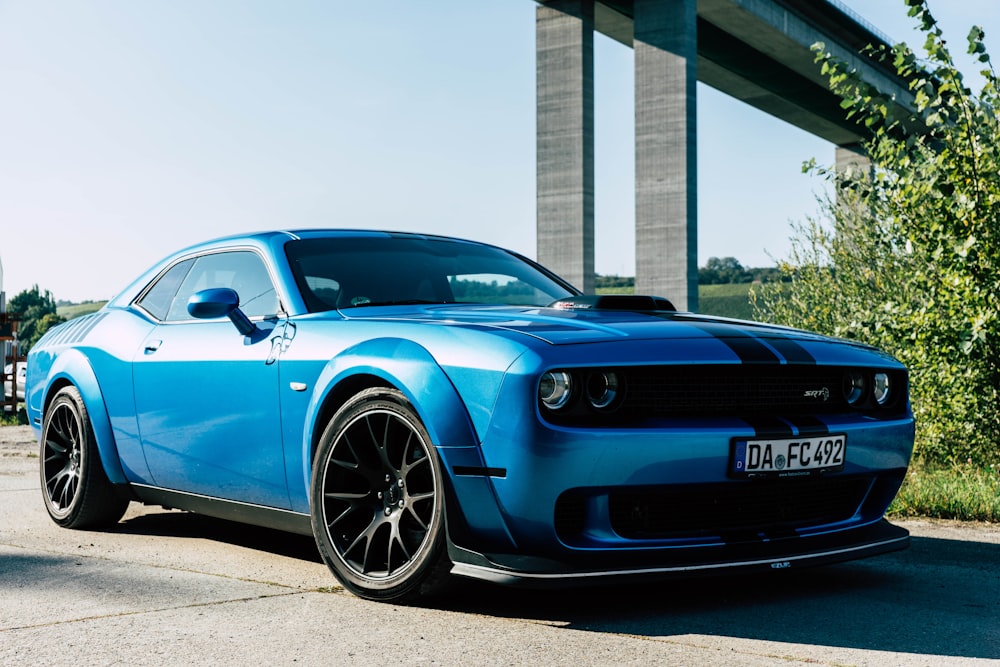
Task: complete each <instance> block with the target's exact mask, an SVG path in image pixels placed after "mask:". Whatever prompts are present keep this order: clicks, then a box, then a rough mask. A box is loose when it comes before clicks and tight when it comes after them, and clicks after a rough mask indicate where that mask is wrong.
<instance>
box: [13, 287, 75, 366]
mask: <svg viewBox="0 0 1000 667" xmlns="http://www.w3.org/2000/svg"><path fill="white" fill-rule="evenodd" d="M8 310H9V311H10V312H12V313H16V314H17V315H19V316H20V318H21V321H20V323H19V324H18V326H17V339H18V342H19V345H20V348H21V354H27V352H28V350H30V349H31V346H32V345H34V344H35V343H37V342H38V339H39V338H41V337H42V335H44V334H45V332H46V331H48V330H49V328H50V327H53V326H55V325H57V324H61V323H63V322H65V321H66V319H65V318H64V317H61V316H60V315H58V314H57V313H56V302H55V299H53V298H52V294H51V293H50V292H49V291H48V290H45V291H44V292H42V291H40V290H39V289H38V285H34V286H33V287H32V288H31V289H30V290H24V291H23V292H21V293H20V294H18V295H17V296H14V297H13V298H11V300H10V302H9V303H8Z"/></svg>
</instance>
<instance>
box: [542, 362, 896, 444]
mask: <svg viewBox="0 0 1000 667" xmlns="http://www.w3.org/2000/svg"><path fill="white" fill-rule="evenodd" d="M604 370H610V371H611V372H613V373H614V374H615V375H617V376H618V378H619V380H620V385H621V387H620V390H619V393H620V394H621V396H622V398H620V399H619V400H618V402H616V403H612V404H611V405H610V406H609V407H607V408H600V409H598V408H594V407H591V405H590V404H589V402H588V401H587V399H586V398H585V396H584V395H583V394H585V392H586V389H585V390H582V391H577V392H576V395H575V396H574V398H573V400H571V402H570V403H569V404H568V405H567V406H566V407H565V408H563V409H559V410H550V409H547V408H546V407H545V406H544V405H540V407H541V414H542V417H543V418H544V419H545V420H547V421H549V422H552V423H554V424H559V425H565V426H581V427H591V428H606V427H615V426H619V427H620V426H625V427H629V426H641V425H643V422H644V421H646V420H651V419H670V418H682V419H686V418H703V419H714V418H727V417H736V418H742V419H747V420H758V419H761V420H765V421H766V420H768V419H770V418H774V417H777V418H792V419H794V418H795V417H801V416H807V415H808V416H813V415H830V414H866V415H871V416H875V417H889V418H895V417H899V416H901V415H903V414H905V413H906V407H907V378H906V371H902V370H895V369H893V370H886V371H883V372H886V373H888V375H889V380H890V386H891V387H893V393H892V398H891V399H890V400H889V401H888V402H887V403H886V404H884V405H879V404H877V403H876V401H875V399H874V398H873V392H872V390H871V386H872V384H873V382H872V379H871V378H872V376H873V375H874V372H875V371H874V370H873V369H854V368H846V367H840V366H819V365H815V364H800V365H796V364H785V365H776V364H729V365H705V366H699V365H692V366H684V365H674V366H626V367H619V368H610V369H589V368H574V369H569V373H570V375H571V376H572V381H573V383H575V384H576V386H577V387H587V386H588V382H589V381H590V380H591V379H592V378H593V377H595V372H596V371H602V372H603V371H604ZM851 373H853V374H861V375H863V376H864V378H865V383H866V385H865V389H864V390H863V398H862V399H861V400H859V401H857V402H856V403H854V404H850V405H849V404H848V402H847V399H846V398H845V396H844V386H845V380H846V378H847V377H848V376H849V374H851Z"/></svg>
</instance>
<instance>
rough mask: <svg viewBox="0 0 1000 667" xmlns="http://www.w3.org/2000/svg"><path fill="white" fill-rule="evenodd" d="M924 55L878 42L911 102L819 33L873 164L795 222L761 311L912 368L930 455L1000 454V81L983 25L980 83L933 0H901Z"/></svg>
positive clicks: (974, 38)
mask: <svg viewBox="0 0 1000 667" xmlns="http://www.w3.org/2000/svg"><path fill="white" fill-rule="evenodd" d="M906 3H907V5H908V6H909V7H910V10H909V14H910V16H913V17H915V18H916V19H917V20H918V21H919V23H920V27H921V30H922V31H923V33H924V35H925V37H926V40H925V42H924V45H923V46H924V54H925V55H924V57H920V58H918V56H917V55H916V54H915V53H914V52H913V51H912V50H911V49H910V48H909V47H908V46H907V45H906V44H898V45H896V46H893V47H891V48H883V49H870V53H871V54H872V55H874V56H875V57H877V58H881V59H883V60H884V61H886V62H891V63H892V64H893V65H894V67H895V69H896V71H897V72H898V73H899V74H900V75H901V76H902V77H904V78H905V79H906V80H908V81H909V82H910V83H909V88H910V91H911V92H912V93H913V108H914V111H913V112H912V113H901V112H899V111H898V109H899V107H897V106H896V105H894V104H892V101H891V100H890V99H889V98H888V97H887V96H886V95H884V94H883V93H881V92H880V91H878V90H877V89H875V88H874V87H873V86H871V85H869V84H867V83H865V82H864V81H862V80H861V79H860V77H859V76H858V75H857V73H856V72H855V71H853V70H851V69H850V68H849V67H848V66H847V65H845V64H844V63H842V62H839V61H837V60H836V59H835V58H833V57H832V56H831V55H830V54H829V53H827V52H826V51H825V49H824V48H823V46H822V45H817V47H816V52H817V61H818V62H819V63H821V66H822V71H823V73H824V74H825V75H827V76H828V78H829V82H830V87H831V89H832V90H834V92H836V93H837V94H838V95H839V96H840V97H841V98H842V100H843V102H842V106H843V107H844V108H845V109H846V110H847V114H848V116H850V117H855V118H857V119H858V120H859V121H860V122H862V123H863V124H864V125H865V126H867V127H868V128H869V129H870V130H871V139H870V141H868V143H867V145H866V148H867V151H868V154H869V156H870V158H871V169H870V170H868V169H866V170H853V171H844V172H837V171H835V170H833V169H828V168H820V167H817V166H816V164H815V163H810V164H808V165H806V169H807V170H811V171H813V172H815V173H818V174H820V175H822V176H823V177H825V178H827V179H829V180H830V181H832V182H833V183H834V185H835V188H834V190H835V191H836V192H837V197H836V200H827V201H826V202H825V203H824V206H823V212H824V215H823V219H821V220H811V221H808V222H807V223H806V224H804V225H801V226H800V227H798V228H797V229H796V231H795V233H794V237H793V249H792V253H791V255H790V256H789V258H788V260H787V261H785V262H783V263H782V269H783V271H784V272H785V274H786V275H787V276H789V278H790V279H791V282H790V283H789V284H786V285H785V286H784V289H783V290H779V289H776V288H774V287H772V286H768V285H765V286H762V287H761V288H759V289H757V290H755V294H754V298H755V300H756V307H757V310H758V313H759V315H760V316H762V317H767V318H770V319H774V320H776V321H779V322H783V323H787V324H794V325H797V326H804V327H807V328H812V329H816V330H819V331H823V332H826V333H830V334H834V335H838V336H844V337H847V338H853V339H857V340H861V341H865V342H868V343H872V344H874V345H878V346H879V347H882V348H883V349H886V350H887V351H889V352H891V353H892V354H894V355H895V356H896V357H898V358H899V359H900V360H902V361H903V362H904V363H905V364H906V365H907V366H908V368H909V370H910V380H911V397H912V401H913V406H914V413H915V415H916V417H917V453H918V455H919V456H922V457H924V458H926V459H928V460H932V461H936V462H958V461H968V460H972V461H975V462H978V463H984V464H985V463H995V462H1000V451H998V447H997V443H998V442H1000V412H998V410H997V405H998V401H997V399H998V398H1000V393H998V388H1000V117H998V111H997V110H998V109H1000V94H998V88H1000V85H998V79H997V75H996V72H995V71H994V70H993V68H992V66H991V65H990V58H989V55H988V53H987V51H986V47H985V45H984V43H983V39H984V37H985V35H984V33H983V31H982V29H980V28H979V27H973V28H972V30H971V31H970V32H969V35H968V40H967V41H968V51H969V53H970V54H974V55H976V56H977V57H978V59H979V62H981V63H982V64H983V71H982V72H981V74H982V76H983V80H984V84H983V86H982V89H981V91H980V92H979V93H978V94H973V92H972V91H971V90H970V88H969V87H968V86H967V85H966V83H965V79H964V77H963V75H962V73H961V72H959V71H958V69H957V68H956V66H955V63H954V61H953V59H952V56H951V54H950V52H949V51H948V48H947V47H946V45H945V40H944V38H943V35H942V31H941V29H940V28H939V27H938V25H937V22H936V21H935V19H934V17H933V16H932V15H931V13H930V11H929V10H928V8H927V4H926V1H925V0H906Z"/></svg>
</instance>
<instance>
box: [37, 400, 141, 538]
mask: <svg viewBox="0 0 1000 667" xmlns="http://www.w3.org/2000/svg"><path fill="white" fill-rule="evenodd" d="M39 458H40V459H41V461H40V472H41V477H42V480H41V481H42V497H43V498H44V500H45V509H46V510H48V512H49V516H50V517H52V520H53V521H55V522H56V523H57V524H59V525H60V526H62V527H64V528H101V527H104V526H108V525H111V524H114V523H117V522H118V520H119V519H121V518H122V515H123V514H125V510H126V508H127V507H128V502H129V501H128V500H127V499H125V498H123V497H121V496H120V495H119V494H118V493H117V492H116V491H115V488H114V486H113V485H112V484H111V482H110V481H108V477H107V475H106V474H105V473H104V468H103V467H102V466H101V457H100V454H99V453H98V451H97V440H96V438H95V437H94V429H93V427H92V426H91V424H90V415H88V414H87V408H86V407H85V406H84V404H83V399H82V398H81V397H80V392H79V391H77V389H76V387H64V388H63V389H60V390H59V393H58V394H56V397H55V398H54V399H52V404H51V405H49V408H48V410H46V411H45V420H44V421H43V422H42V443H41V452H40V453H39Z"/></svg>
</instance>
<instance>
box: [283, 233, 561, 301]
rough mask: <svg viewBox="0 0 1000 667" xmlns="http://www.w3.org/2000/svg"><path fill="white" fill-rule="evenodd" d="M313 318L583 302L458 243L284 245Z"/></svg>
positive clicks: (399, 240) (514, 263)
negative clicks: (350, 311)
mask: <svg viewBox="0 0 1000 667" xmlns="http://www.w3.org/2000/svg"><path fill="white" fill-rule="evenodd" d="M285 252H286V254H287V256H288V261H289V263H290V265H291V267H292V272H293V274H294V275H295V280H296V282H297V283H298V286H299V289H300V290H301V292H302V296H303V299H304V300H305V302H306V306H307V307H308V308H309V310H310V312H319V311H324V310H333V309H336V308H357V307H364V306H381V305H396V304H411V303H487V304H509V305H518V306H545V305H548V304H550V303H552V302H553V301H555V300H557V299H562V298H565V297H567V296H570V295H573V294H576V292H575V291H574V290H573V289H572V288H571V287H570V286H568V285H566V284H565V283H563V282H562V281H560V280H559V279H558V278H556V277H555V276H554V275H552V274H550V273H548V272H547V271H546V270H544V269H542V268H541V267H539V266H538V265H536V264H533V263H531V262H529V261H528V260H526V259H524V258H522V257H520V256H518V255H515V254H513V253H511V252H508V251H506V250H502V249H500V248H495V247H492V246H484V245H478V244H475V243H470V242H465V241H456V240H451V239H438V238H425V237H416V236H372V237H343V238H336V237H332V238H324V239H301V240H297V241H291V242H289V243H287V244H286V245H285Z"/></svg>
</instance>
